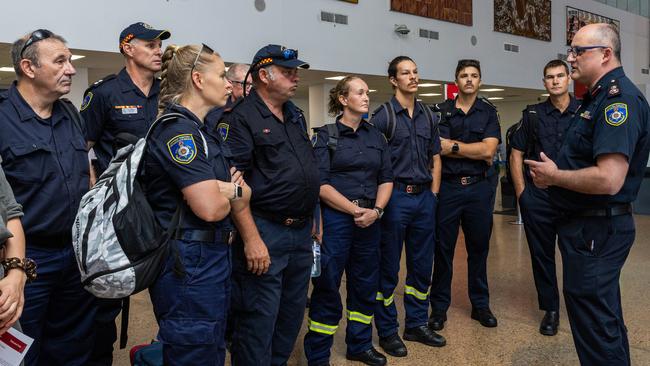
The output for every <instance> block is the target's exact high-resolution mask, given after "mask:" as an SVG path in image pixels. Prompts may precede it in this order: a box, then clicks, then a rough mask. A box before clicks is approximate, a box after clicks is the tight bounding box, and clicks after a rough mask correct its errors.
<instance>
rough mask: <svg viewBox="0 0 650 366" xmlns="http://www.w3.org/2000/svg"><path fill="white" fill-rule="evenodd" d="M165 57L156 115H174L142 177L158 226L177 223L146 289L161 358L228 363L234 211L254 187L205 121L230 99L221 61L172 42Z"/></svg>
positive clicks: (155, 138) (157, 134)
mask: <svg viewBox="0 0 650 366" xmlns="http://www.w3.org/2000/svg"><path fill="white" fill-rule="evenodd" d="M162 61H163V63H162V70H161V82H160V96H159V98H158V100H159V101H158V106H159V107H158V109H159V116H161V118H162V117H164V116H166V115H167V116H169V115H170V114H171V113H175V115H174V116H173V117H171V118H169V117H168V118H167V119H165V120H163V121H162V122H160V124H157V125H155V126H154V128H153V130H152V131H151V132H150V134H151V135H150V137H151V138H150V139H149V141H148V147H147V150H146V153H145V155H144V156H143V164H144V175H143V176H142V180H141V182H142V184H143V185H144V186H145V187H146V194H147V200H148V201H149V203H150V204H151V207H152V209H153V211H154V214H155V216H156V218H157V219H158V222H159V223H160V224H161V226H162V227H165V228H166V227H169V226H170V225H174V224H175V222H176V221H178V226H177V228H176V230H175V232H174V234H173V236H172V238H171V240H170V243H169V246H170V251H169V254H168V257H167V262H166V264H165V266H164V268H163V270H162V272H161V274H160V275H159V277H158V279H157V280H156V282H155V283H154V285H153V286H151V287H150V289H149V293H150V295H151V302H152V304H153V310H154V314H155V316H156V320H157V321H158V325H159V327H160V330H159V333H158V338H159V340H160V341H161V342H162V345H163V363H164V364H165V365H197V364H201V365H223V364H224V362H225V355H226V351H225V350H226V348H225V341H224V332H225V327H226V317H227V311H228V306H229V301H230V273H231V265H230V244H231V242H232V238H233V234H234V230H233V225H232V222H231V220H230V216H229V213H230V212H234V211H236V210H238V209H242V208H243V207H245V206H246V207H247V205H248V203H247V201H248V199H249V198H250V189H249V188H248V186H246V184H245V183H244V182H243V181H242V180H241V179H239V178H240V177H241V174H233V173H234V171H231V169H230V166H229V164H228V161H227V160H226V156H225V154H224V151H223V146H222V141H221V138H220V136H219V135H218V133H216V131H213V130H210V129H208V128H207V126H206V125H205V124H204V123H203V120H204V118H205V115H206V114H207V113H208V111H209V110H210V109H212V108H214V107H219V106H223V105H225V104H226V101H227V100H228V97H229V96H230V91H231V85H230V82H229V81H228V79H227V78H226V70H225V65H224V63H223V60H222V59H221V57H220V56H219V55H218V54H217V53H215V52H214V51H212V49H210V48H209V47H207V46H205V45H203V46H199V45H187V46H182V47H178V46H175V45H170V46H168V47H167V48H166V49H165V52H164V54H163V56H162ZM178 205H180V213H179V212H178V211H177V206H178Z"/></svg>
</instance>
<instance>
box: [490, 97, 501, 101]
mask: <svg viewBox="0 0 650 366" xmlns="http://www.w3.org/2000/svg"><path fill="white" fill-rule="evenodd" d="M501 99H503V98H501V97H489V98H488V100H501Z"/></svg>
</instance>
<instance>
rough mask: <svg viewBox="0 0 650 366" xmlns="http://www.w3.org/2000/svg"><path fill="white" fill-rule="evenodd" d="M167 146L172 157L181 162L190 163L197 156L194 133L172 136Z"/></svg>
mask: <svg viewBox="0 0 650 366" xmlns="http://www.w3.org/2000/svg"><path fill="white" fill-rule="evenodd" d="M167 148H168V149H169V154H170V155H171V157H172V159H173V160H174V161H175V162H177V163H179V164H189V163H191V162H192V160H194V158H195V157H196V143H195V142H194V136H192V134H189V133H188V134H183V135H177V136H174V137H172V138H171V139H170V140H169V141H167Z"/></svg>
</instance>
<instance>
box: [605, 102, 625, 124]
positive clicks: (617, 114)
mask: <svg viewBox="0 0 650 366" xmlns="http://www.w3.org/2000/svg"><path fill="white" fill-rule="evenodd" d="M626 120H627V104H625V103H612V104H610V105H608V106H607V108H605V122H607V124H609V125H612V126H620V125H622V124H623V123H625V121H626Z"/></svg>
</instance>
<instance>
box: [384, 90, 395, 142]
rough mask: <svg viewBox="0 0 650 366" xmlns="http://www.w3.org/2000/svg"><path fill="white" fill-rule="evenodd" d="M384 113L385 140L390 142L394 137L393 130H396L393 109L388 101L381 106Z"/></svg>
mask: <svg viewBox="0 0 650 366" xmlns="http://www.w3.org/2000/svg"><path fill="white" fill-rule="evenodd" d="M383 106H384V112H385V113H386V140H388V142H390V140H392V139H393V136H395V128H397V116H396V115H395V108H393V104H392V103H391V102H390V100H389V101H388V102H386V103H384V104H383Z"/></svg>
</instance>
